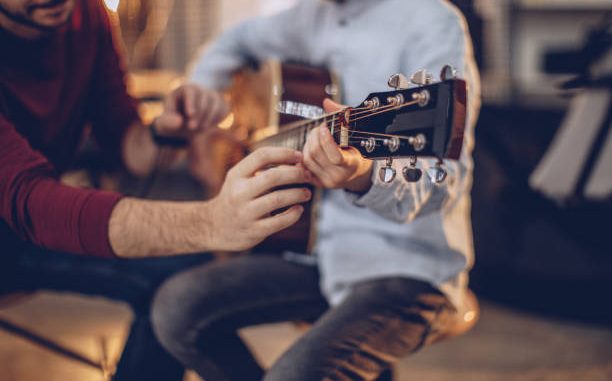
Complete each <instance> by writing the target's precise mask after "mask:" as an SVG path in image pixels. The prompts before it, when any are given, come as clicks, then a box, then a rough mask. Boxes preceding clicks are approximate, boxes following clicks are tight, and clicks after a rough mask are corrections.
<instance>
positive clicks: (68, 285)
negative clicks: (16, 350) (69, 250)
mask: <svg viewBox="0 0 612 381" xmlns="http://www.w3.org/2000/svg"><path fill="white" fill-rule="evenodd" d="M5 254H6V255H4V257H5V258H4V259H5V261H4V262H5V263H4V264H3V267H4V269H3V271H2V279H1V282H0V283H1V285H0V291H1V292H2V293H8V292H17V291H37V290H51V291H60V292H76V293H79V294H84V295H92V296H102V297H106V298H109V299H113V300H117V301H123V302H126V303H128V304H129V305H130V306H131V308H132V310H133V311H134V320H133V322H132V326H131V330H130V334H129V336H128V339H127V341H126V344H125V347H124V350H123V353H122V355H121V359H120V361H119V364H118V366H117V373H116V375H115V377H114V380H115V381H141V380H148V381H157V380H159V381H180V380H182V379H183V373H184V368H183V367H182V366H181V365H180V364H179V363H178V362H177V361H176V360H175V359H174V358H173V357H172V356H170V355H169V354H168V353H167V352H166V351H165V350H164V349H163V348H162V347H161V346H160V345H159V343H158V341H157V340H156V338H155V335H154V334H153V331H152V328H151V322H150V318H149V311H150V302H151V299H152V297H153V295H154V294H155V291H156V290H157V288H158V286H159V285H160V284H161V283H162V282H163V281H164V280H165V279H166V278H167V277H169V276H170V275H172V274H174V273H177V272H179V271H182V270H185V269H188V268H190V267H193V266H197V265H201V264H203V263H205V262H208V261H209V260H210V259H211V256H209V255H188V256H176V257H167V258H151V259H103V258H93V257H85V256H79V255H72V254H65V253H57V252H51V251H48V250H44V249H40V248H36V247H33V246H30V245H24V246H23V247H20V248H17V249H14V250H12V252H11V253H5ZM7 257H8V258H7Z"/></svg>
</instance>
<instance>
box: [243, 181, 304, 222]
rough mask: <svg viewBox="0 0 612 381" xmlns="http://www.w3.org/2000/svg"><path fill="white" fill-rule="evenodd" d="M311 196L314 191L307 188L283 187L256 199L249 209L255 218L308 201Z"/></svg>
mask: <svg viewBox="0 0 612 381" xmlns="http://www.w3.org/2000/svg"><path fill="white" fill-rule="evenodd" d="M311 197H312V193H311V192H310V190H308V189H306V188H291V189H281V190H277V191H274V192H271V193H267V194H265V195H263V196H261V197H259V198H258V199H256V200H254V201H253V202H252V203H251V205H250V207H249V209H250V210H251V212H252V213H253V215H254V216H255V218H260V217H263V216H267V215H269V214H270V213H272V212H274V211H275V210H278V209H282V208H286V207H288V206H291V205H295V204H300V203H303V202H306V201H308V200H310V198H311Z"/></svg>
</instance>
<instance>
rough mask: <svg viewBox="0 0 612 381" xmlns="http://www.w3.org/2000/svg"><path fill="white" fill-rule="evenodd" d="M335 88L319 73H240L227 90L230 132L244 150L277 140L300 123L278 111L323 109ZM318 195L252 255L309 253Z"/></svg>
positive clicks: (288, 67) (282, 69) (290, 68)
mask: <svg viewBox="0 0 612 381" xmlns="http://www.w3.org/2000/svg"><path fill="white" fill-rule="evenodd" d="M338 88H339V87H338V84H337V82H336V80H335V78H334V76H333V75H332V74H331V73H329V72H328V71H327V70H324V69H321V68H314V67H309V66H304V65H299V64H290V63H280V62H278V61H266V62H264V63H262V64H261V65H260V66H259V67H258V68H246V69H243V70H241V71H240V72H238V73H236V74H235V76H234V80H233V83H232V87H231V89H230V97H231V104H232V115H233V118H234V120H233V124H232V127H230V130H231V131H232V134H233V135H234V136H237V137H238V138H239V139H240V140H242V141H243V142H245V143H246V144H247V146H253V145H254V144H256V143H257V142H258V141H261V140H262V139H264V138H267V137H270V136H273V135H275V134H277V133H278V131H279V128H280V126H283V125H286V124H288V123H291V122H295V121H298V120H301V119H304V118H303V117H301V116H297V115H290V114H286V113H281V112H279V111H278V108H279V105H281V104H285V105H287V104H289V105H294V106H296V105H304V106H315V107H322V104H323V99H325V98H332V99H335V100H338ZM297 107H298V108H299V107H300V106H297ZM294 108H295V107H294ZM303 108H304V107H302V109H303ZM306 108H307V109H309V108H310V107H306ZM317 193H318V192H314V194H315V196H314V197H313V199H312V200H311V201H310V202H309V203H308V204H307V205H304V206H305V208H304V213H303V215H302V218H301V219H300V220H299V221H298V223H296V224H295V225H293V226H292V227H290V228H287V229H285V230H283V231H281V232H279V233H277V234H274V235H272V236H271V237H269V238H268V239H266V240H265V241H263V242H262V243H261V244H260V245H258V246H257V247H256V248H254V249H253V251H255V252H270V253H275V252H281V251H286V250H289V251H293V252H296V253H307V252H309V251H310V249H311V246H312V244H313V242H314V236H315V234H314V228H313V224H312V223H311V222H312V221H313V220H314V219H315V218H316V200H317V199H318V194H317Z"/></svg>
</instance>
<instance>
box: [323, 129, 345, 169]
mask: <svg viewBox="0 0 612 381" xmlns="http://www.w3.org/2000/svg"><path fill="white" fill-rule="evenodd" d="M318 137H319V142H320V143H321V149H322V151H323V152H324V153H325V156H327V159H328V160H329V162H330V163H331V164H333V165H341V164H343V163H344V157H343V156H342V152H341V151H340V148H338V145H337V144H336V142H335V141H334V138H333V137H332V134H331V132H329V130H328V129H327V128H326V127H319V136H318Z"/></svg>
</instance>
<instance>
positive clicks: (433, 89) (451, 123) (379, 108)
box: [336, 66, 467, 160]
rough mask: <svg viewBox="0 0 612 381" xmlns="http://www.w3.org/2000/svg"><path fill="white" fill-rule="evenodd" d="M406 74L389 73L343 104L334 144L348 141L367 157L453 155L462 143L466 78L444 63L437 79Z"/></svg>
mask: <svg viewBox="0 0 612 381" xmlns="http://www.w3.org/2000/svg"><path fill="white" fill-rule="evenodd" d="M410 82H412V84H414V85H415V86H414V87H409V88H406V86H407V85H408V79H407V78H406V77H404V76H403V75H397V74H396V75H394V76H392V77H391V78H390V79H389V86H392V87H395V90H392V91H385V92H377V93H372V94H370V95H368V97H367V98H366V99H365V100H364V101H363V102H362V103H361V104H360V105H359V106H357V107H353V108H348V109H346V110H345V112H344V113H343V114H341V115H340V116H339V117H341V118H343V123H342V124H343V125H344V126H345V127H344V129H343V131H336V132H337V134H336V137H337V141H338V143H339V144H340V146H345V147H347V146H351V147H355V148H356V149H358V150H359V152H360V153H361V154H362V155H363V156H364V157H365V158H369V159H385V158H392V157H417V156H431V157H437V158H448V159H455V160H456V159H458V158H459V156H460V154H461V147H462V145H463V132H464V129H465V118H466V103H467V92H466V83H465V81H463V80H461V79H457V78H455V76H454V70H453V69H452V68H451V67H450V66H446V67H445V68H444V69H443V70H442V73H441V79H440V81H439V82H436V83H433V82H432V77H431V76H430V75H429V74H427V73H426V72H425V71H419V72H417V73H415V74H414V75H413V76H412V78H411V80H410Z"/></svg>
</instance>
